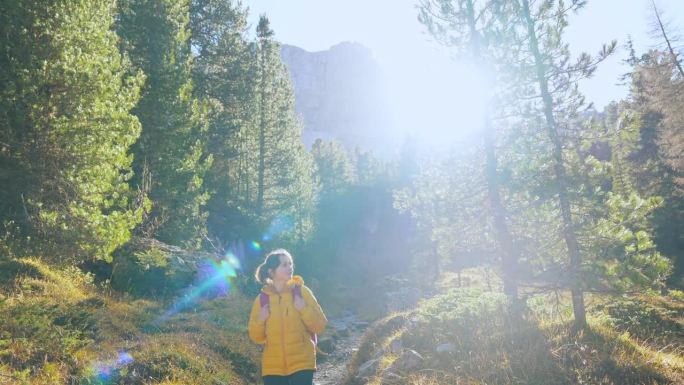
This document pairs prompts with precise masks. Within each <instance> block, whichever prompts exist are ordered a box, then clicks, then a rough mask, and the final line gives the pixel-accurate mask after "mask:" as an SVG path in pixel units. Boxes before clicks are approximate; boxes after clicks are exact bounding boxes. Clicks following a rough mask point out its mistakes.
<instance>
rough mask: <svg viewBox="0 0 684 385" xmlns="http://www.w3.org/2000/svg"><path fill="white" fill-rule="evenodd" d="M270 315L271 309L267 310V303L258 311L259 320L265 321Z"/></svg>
mask: <svg viewBox="0 0 684 385" xmlns="http://www.w3.org/2000/svg"><path fill="white" fill-rule="evenodd" d="M270 315H271V311H270V310H269V305H266V306H262V307H261V311H260V312H259V322H266V320H267V319H268V317H269V316H270Z"/></svg>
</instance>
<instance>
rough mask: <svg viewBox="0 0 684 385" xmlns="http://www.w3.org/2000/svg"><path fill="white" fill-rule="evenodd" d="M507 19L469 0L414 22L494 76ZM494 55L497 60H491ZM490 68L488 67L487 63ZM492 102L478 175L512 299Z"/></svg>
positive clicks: (511, 253) (431, 6) (439, 2)
mask: <svg viewBox="0 0 684 385" xmlns="http://www.w3.org/2000/svg"><path fill="white" fill-rule="evenodd" d="M510 15H511V9H510V7H509V6H506V5H504V4H503V3H502V2H499V1H484V2H477V1H474V0H459V1H451V0H424V1H422V3H421V13H420V17H419V19H420V20H421V22H422V23H423V24H425V25H426V26H427V27H428V29H429V31H430V32H431V34H432V35H433V36H434V37H435V38H437V39H438V40H439V41H442V42H443V43H445V44H446V45H448V46H451V47H453V48H455V49H456V50H457V51H458V52H459V54H460V56H466V57H469V58H472V60H473V62H474V63H473V64H474V66H475V67H477V68H488V69H489V72H490V73H489V74H488V75H489V76H494V75H495V74H494V73H493V70H494V67H495V66H496V61H497V60H499V65H501V63H500V52H501V50H502V48H503V44H505V40H504V39H503V38H502V37H503V35H502V33H501V30H502V29H503V30H505V29H506V28H507V26H508V23H509V21H508V20H507V17H509V16H510ZM497 55H499V57H498V58H497ZM492 62H493V63H492ZM494 101H495V98H494V97H491V98H490V100H488V101H487V104H486V107H485V113H484V114H483V116H482V123H483V127H484V129H483V139H484V140H483V145H484V152H485V154H486V162H485V164H484V169H483V170H482V171H483V173H484V174H485V175H486V179H485V184H486V187H487V196H488V212H489V215H490V217H491V221H492V224H493V227H494V229H493V230H494V232H495V234H496V237H495V238H496V244H497V250H498V253H499V255H500V256H501V265H502V272H503V280H504V292H505V293H506V294H507V295H509V296H511V297H513V298H515V297H517V291H518V289H517V282H516V277H515V274H516V270H517V267H516V265H517V260H518V258H519V255H518V253H517V252H516V250H517V248H516V247H515V246H514V239H513V235H512V234H511V231H510V229H509V225H508V222H507V218H506V217H507V212H506V208H505V207H504V203H503V198H502V187H501V181H500V176H499V160H498V156H497V149H496V140H497V130H496V128H495V125H496V124H498V123H497V122H496V121H495V116H494V115H495V114H496V112H497V111H493V110H494V109H495V106H494Z"/></svg>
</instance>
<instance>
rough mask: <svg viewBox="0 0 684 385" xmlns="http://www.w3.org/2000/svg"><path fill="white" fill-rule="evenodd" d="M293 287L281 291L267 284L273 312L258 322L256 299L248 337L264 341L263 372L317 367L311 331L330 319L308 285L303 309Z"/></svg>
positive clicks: (283, 373) (284, 373)
mask: <svg viewBox="0 0 684 385" xmlns="http://www.w3.org/2000/svg"><path fill="white" fill-rule="evenodd" d="M292 287H293V286H289V287H288V288H287V289H286V290H284V291H283V292H282V293H278V292H277V291H276V290H275V289H274V288H273V287H272V286H264V288H263V289H262V291H263V292H265V293H266V294H268V299H269V306H270V315H269V317H268V319H267V320H266V322H265V323H263V322H259V312H260V310H261V303H260V302H261V301H260V299H259V296H257V297H256V299H255V300H254V305H252V312H251V314H250V316H249V326H248V329H249V337H250V338H251V339H252V340H253V341H254V342H256V343H257V344H265V345H266V346H265V348H264V353H263V356H262V360H261V375H262V376H267V375H277V376H288V375H290V374H292V373H294V372H297V371H300V370H307V369H309V370H315V369H316V347H315V345H314V343H313V341H312V340H311V335H310V333H317V334H318V333H321V332H322V331H323V329H324V328H325V325H326V323H327V322H328V320H327V319H326V318H325V314H323V310H321V307H320V306H319V305H318V302H317V301H316V298H315V297H314V295H313V293H312V292H311V290H309V288H308V287H306V286H304V285H302V297H304V301H305V302H306V306H305V307H304V308H303V309H302V310H301V311H300V310H297V308H295V306H294V302H293V294H292Z"/></svg>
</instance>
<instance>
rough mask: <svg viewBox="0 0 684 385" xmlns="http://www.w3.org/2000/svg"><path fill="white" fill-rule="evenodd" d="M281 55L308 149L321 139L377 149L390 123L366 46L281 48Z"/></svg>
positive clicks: (347, 44) (286, 46) (347, 43)
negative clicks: (302, 122)
mask: <svg viewBox="0 0 684 385" xmlns="http://www.w3.org/2000/svg"><path fill="white" fill-rule="evenodd" d="M281 56H282V59H283V62H284V63H285V64H286V65H287V67H288V69H289V71H290V75H291V77H292V82H293V84H294V89H295V105H296V110H297V112H298V113H299V114H300V115H301V116H302V118H303V121H304V132H303V139H304V142H305V143H306V145H307V146H310V145H311V144H312V143H313V141H314V140H316V139H317V138H322V139H326V140H330V139H332V138H335V139H337V140H339V141H340V142H342V143H343V144H345V145H346V146H349V147H355V146H360V147H362V148H366V149H373V148H374V147H376V145H377V144H378V143H377V142H378V141H380V140H382V139H381V136H382V131H383V129H384V127H385V125H386V124H385V122H386V119H385V113H384V109H383V107H382V105H383V104H382V102H383V101H382V97H381V88H382V87H381V76H380V71H379V68H378V65H377V63H376V62H375V60H374V58H373V55H372V53H371V51H370V50H369V49H368V48H366V47H364V46H362V45H360V44H358V43H350V42H346V43H340V44H338V45H335V46H333V47H331V48H330V49H328V50H327V51H319V52H308V51H305V50H304V49H301V48H298V47H294V46H290V45H285V44H283V45H282V49H281Z"/></svg>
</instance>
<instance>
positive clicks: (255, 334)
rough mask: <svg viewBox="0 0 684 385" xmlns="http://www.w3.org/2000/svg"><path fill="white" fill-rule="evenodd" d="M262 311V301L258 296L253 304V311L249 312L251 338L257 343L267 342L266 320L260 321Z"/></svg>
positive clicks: (248, 327)
mask: <svg viewBox="0 0 684 385" xmlns="http://www.w3.org/2000/svg"><path fill="white" fill-rule="evenodd" d="M260 312H261V301H260V300H259V297H258V296H257V297H256V299H255V300H254V304H253V305H252V312H251V313H250V314H249V324H248V326H247V329H248V330H249V338H251V339H252V341H254V342H256V343H257V344H260V345H263V344H265V343H266V322H261V321H259V313H260Z"/></svg>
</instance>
